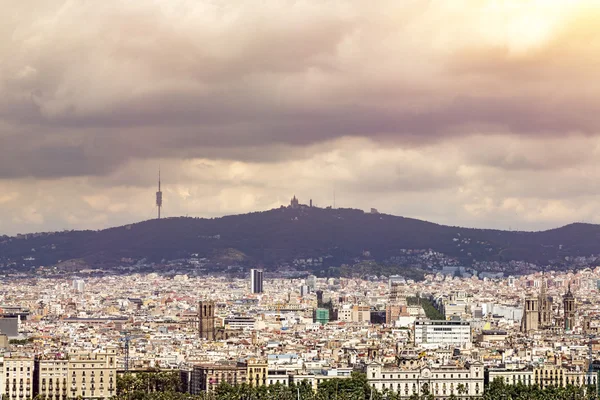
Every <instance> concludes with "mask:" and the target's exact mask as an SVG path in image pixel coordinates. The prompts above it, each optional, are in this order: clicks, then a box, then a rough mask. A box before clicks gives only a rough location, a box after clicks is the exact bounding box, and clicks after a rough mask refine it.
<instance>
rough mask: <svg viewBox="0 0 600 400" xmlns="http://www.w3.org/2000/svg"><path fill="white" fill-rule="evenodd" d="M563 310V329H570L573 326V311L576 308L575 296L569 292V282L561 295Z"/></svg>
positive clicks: (575, 310)
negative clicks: (565, 290)
mask: <svg viewBox="0 0 600 400" xmlns="http://www.w3.org/2000/svg"><path fill="white" fill-rule="evenodd" d="M563 310H564V313H565V331H572V330H573V327H574V326H575V313H576V312H577V309H576V306H575V296H573V293H571V284H569V290H568V291H567V293H566V294H565V295H564V296H563Z"/></svg>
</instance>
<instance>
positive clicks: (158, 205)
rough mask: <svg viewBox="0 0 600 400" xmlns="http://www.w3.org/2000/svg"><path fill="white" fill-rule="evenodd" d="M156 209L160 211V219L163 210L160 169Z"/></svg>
mask: <svg viewBox="0 0 600 400" xmlns="http://www.w3.org/2000/svg"><path fill="white" fill-rule="evenodd" d="M156 208H157V209H158V219H160V209H161V208H162V191H161V190H160V167H158V192H156Z"/></svg>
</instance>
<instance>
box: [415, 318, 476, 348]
mask: <svg viewBox="0 0 600 400" xmlns="http://www.w3.org/2000/svg"><path fill="white" fill-rule="evenodd" d="M470 343H471V324H470V323H469V322H466V321H430V320H419V321H415V345H417V346H427V345H428V346H433V347H445V346H463V345H467V344H470Z"/></svg>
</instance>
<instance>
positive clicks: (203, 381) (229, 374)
mask: <svg viewBox="0 0 600 400" xmlns="http://www.w3.org/2000/svg"><path fill="white" fill-rule="evenodd" d="M247 375H248V365H247V364H246V363H241V362H235V361H231V362H219V363H214V364H198V365H194V367H193V369H192V374H191V381H190V385H189V389H190V393H191V394H193V395H198V394H200V393H202V392H211V391H213V390H214V389H215V388H216V387H217V386H219V385H220V384H221V383H223V382H225V383H227V384H229V385H240V384H242V383H246V378H247Z"/></svg>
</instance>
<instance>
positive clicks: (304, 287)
mask: <svg viewBox="0 0 600 400" xmlns="http://www.w3.org/2000/svg"><path fill="white" fill-rule="evenodd" d="M309 293H310V287H309V286H308V285H302V286H300V297H304V296H306V295H308V294H309Z"/></svg>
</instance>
